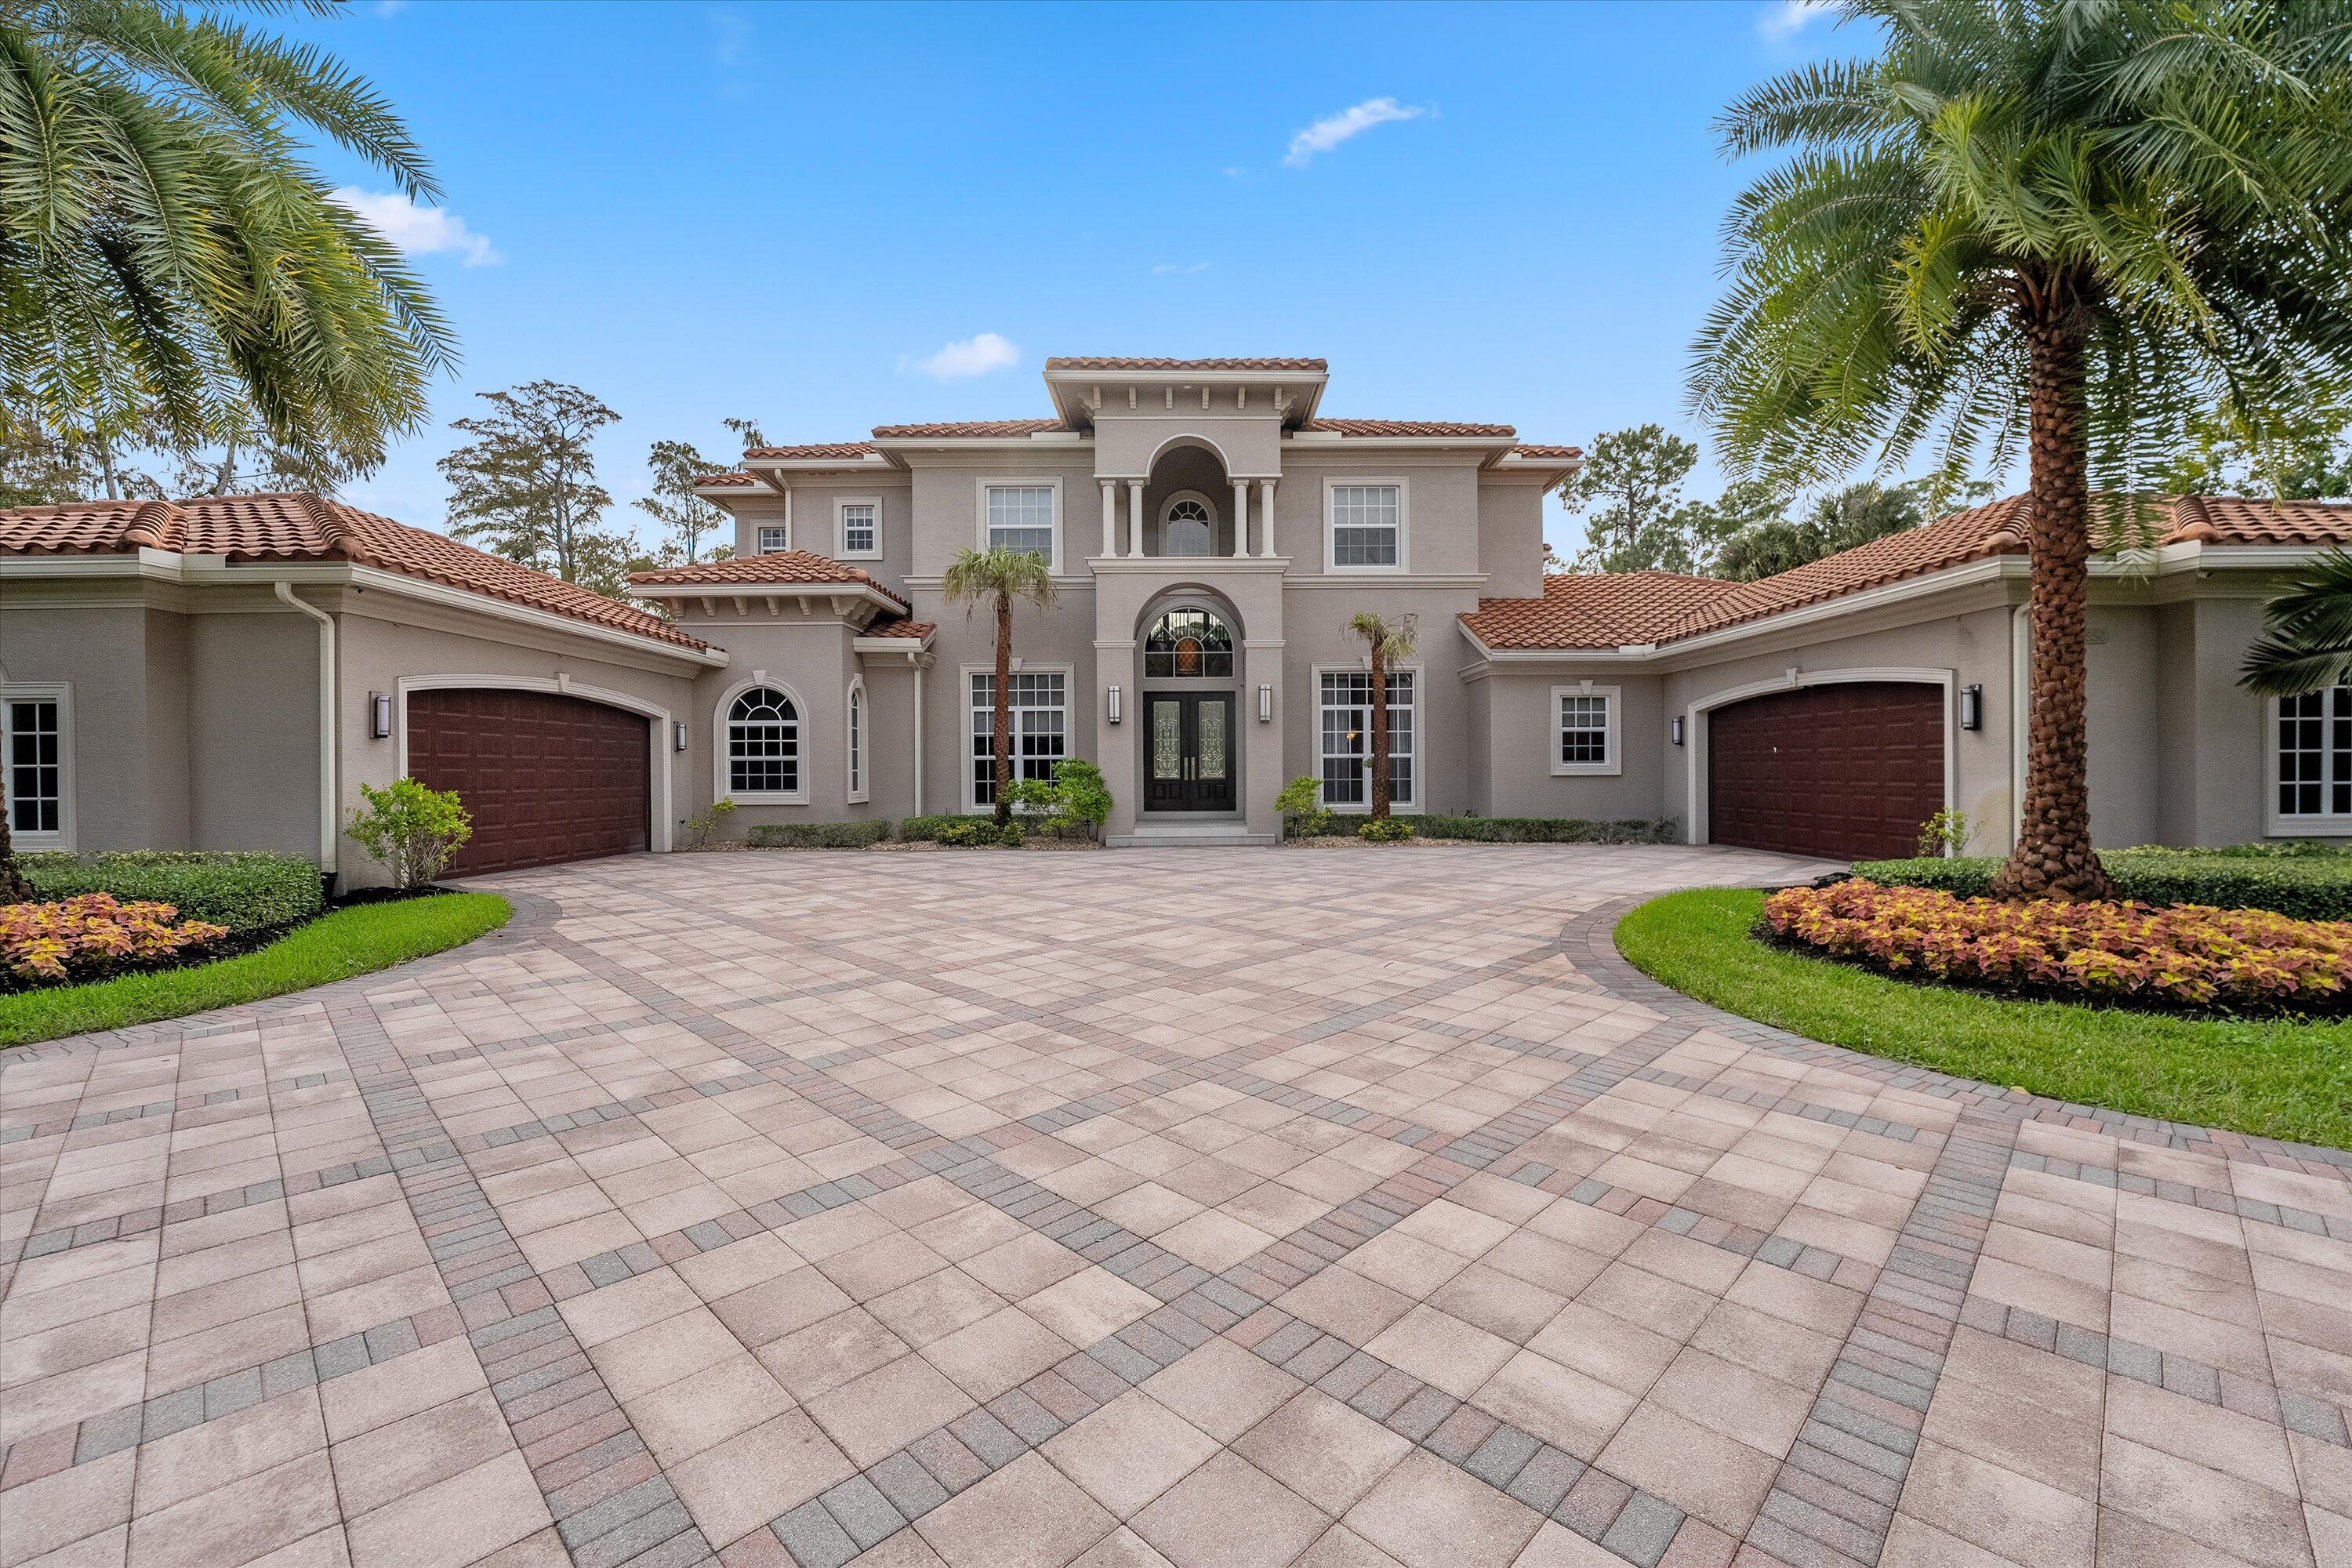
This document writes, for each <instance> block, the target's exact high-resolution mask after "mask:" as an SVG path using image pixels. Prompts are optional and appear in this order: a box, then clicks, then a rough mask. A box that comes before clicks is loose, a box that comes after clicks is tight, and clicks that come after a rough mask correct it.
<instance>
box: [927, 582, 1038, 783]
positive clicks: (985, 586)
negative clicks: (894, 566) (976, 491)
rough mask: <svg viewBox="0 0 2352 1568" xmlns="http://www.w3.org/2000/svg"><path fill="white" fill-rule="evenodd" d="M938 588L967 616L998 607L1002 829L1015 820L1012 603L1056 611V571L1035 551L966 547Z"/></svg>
mask: <svg viewBox="0 0 2352 1568" xmlns="http://www.w3.org/2000/svg"><path fill="white" fill-rule="evenodd" d="M940 591H941V592H942V593H943V594H945V595H946V596H947V601H948V603H949V604H950V605H955V604H961V605H966V606H968V607H967V608H966V609H965V611H964V614H965V615H966V616H970V615H971V611H972V608H976V607H977V606H978V605H979V604H980V603H981V601H982V600H983V599H992V600H994V601H995V604H996V715H995V718H996V728H995V731H994V733H995V737H996V825H997V826H999V827H1002V826H1004V825H1005V824H1006V823H1008V822H1010V821H1012V820H1013V801H1012V798H1011V797H1012V794H1013V600H1015V599H1025V600H1027V601H1028V602H1029V603H1030V604H1033V605H1036V606H1037V607H1038V608H1039V609H1041V610H1043V609H1050V608H1052V607H1053V604H1054V573H1053V568H1052V567H1050V566H1049V565H1047V564H1046V562H1045V557H1044V556H1042V555H1040V554H1038V553H1037V552H1035V551H1034V550H974V549H972V548H971V547H970V546H969V545H967V546H965V547H964V548H963V549H961V550H959V551H957V552H955V559H954V560H952V561H950V562H949V563H948V570H947V575H946V576H945V577H943V578H941V579H940Z"/></svg>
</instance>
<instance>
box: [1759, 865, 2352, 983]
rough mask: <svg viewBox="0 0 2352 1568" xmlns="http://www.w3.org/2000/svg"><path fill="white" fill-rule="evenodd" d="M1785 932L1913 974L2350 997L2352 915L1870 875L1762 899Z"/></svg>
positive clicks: (1810, 944) (1804, 942)
mask: <svg viewBox="0 0 2352 1568" xmlns="http://www.w3.org/2000/svg"><path fill="white" fill-rule="evenodd" d="M1764 921H1765V924H1766V925H1767V926H1768V927H1769V929H1770V931H1772V932H1773V934H1775V935H1776V936H1778V937H1780V939H1782V940H1783V941H1786V942H1790V943H1792V944H1795V945H1797V946H1801V947H1807V948H1812V949H1815V950H1817V951H1819V952H1824V953H1827V954H1830V955H1831V956H1832V957H1836V958H1842V959H1846V960H1849V961H1851V962H1853V963H1861V964H1864V965H1867V966H1868V967H1870V968H1873V969H1878V970H1883V971H1885V973H1889V974H1896V975H1902V976H1906V977H1908V978H1915V979H1933V980H1945V981H1951V982H1954V983H1956V984H1969V985H1984V986H1990V987H1993V988H1995V989H1999V990H2004V991H2018V992H2024V993H2029V994H2038V995H2052V996H2059V997H2067V998H2075V999H2080V1000H2083V1001H2093V1002H2121V1003H2129V1004H2137V1005H2158V1006H2168V1007H2182V1008H2197V1009H2206V1008H2219V1009H2232V1010H2246V1011H2256V1012H2276V1011H2280V1010H2283V1009H2284V1010H2305V1011H2308V1010H2323V1011H2338V1010H2342V1009H2343V1008H2344V1007H2345V1006H2346V1005H2347V1004H2348V1003H2352V923H2347V922H2344V921H2299V920H2292V919H2289V918H2288V917H2287V916H2285V915H2279V914H2273V913H2270V912H2269V911H2267V910H2216V909H2208V908H2206V907H2204V906H2202V905H2197V904H2177V905H2174V906H2173V907H2171V908H2169V909H2156V908H2153V907H2151V906H2149V905H2147V904H2136V903H2116V902H2105V901H2096V902H2084V903H2068V902H2062V901H2058V900H2032V901H2029V902H2024V903H2001V902H1998V901H1996V900H1991V899H1961V898H1956V897H1954V896H1953V895H1952V894H1950V893H1946V892H1939V891H1937V890H1936V889H1932V888H1885V887H1880V886H1879V885H1878V884H1876V883H1874V882H1865V881H1861V880H1853V881H1846V882H1837V883H1832V885H1831V886H1829V887H1826V888H1789V889H1783V890H1781V891H1780V892H1778V893H1775V894H1773V895H1772V896H1771V897H1770V898H1769V899H1767V900H1764Z"/></svg>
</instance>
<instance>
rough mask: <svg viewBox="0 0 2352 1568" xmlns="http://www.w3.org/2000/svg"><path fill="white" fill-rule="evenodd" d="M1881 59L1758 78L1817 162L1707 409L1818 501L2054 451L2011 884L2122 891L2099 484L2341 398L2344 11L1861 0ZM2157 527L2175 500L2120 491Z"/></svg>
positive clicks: (1728, 335) (1741, 462)
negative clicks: (2204, 431)
mask: <svg viewBox="0 0 2352 1568" xmlns="http://www.w3.org/2000/svg"><path fill="white" fill-rule="evenodd" d="M1841 10H1842V12H1843V16H1844V18H1845V19H1848V20H1854V19H1862V20H1867V21H1870V22H1872V23H1873V24H1874V31H1875V37H1876V40H1877V53H1876V55H1875V57H1874V58H1865V59H1858V60H1853V61H1839V62H1832V63H1828V64H1822V65H1813V66H1806V67H1802V68H1799V69H1796V70H1793V71H1790V72H1788V73H1786V74H1784V75H1781V76H1780V77H1777V78H1775V79H1772V80H1770V81H1768V82H1765V83H1764V84H1762V85H1761V86H1759V87H1757V88H1755V89H1751V90H1750V91H1748V92H1747V93H1745V94H1743V95H1742V96H1741V97H1740V98H1739V99H1738V100H1736V101H1735V102H1734V103H1733V104H1732V105H1731V107H1730V108H1729V110H1727V112H1726V113H1725V115H1724V117H1723V119H1722V121H1721V122H1720V130H1721V134H1722V140H1723V142H1724V145H1725V147H1726V148H1727V151H1729V152H1730V153H1733V154H1735V155H1738V154H1752V153H1763V152H1780V153H1784V154H1785V157H1784V159H1783V161H1782V162H1781V163H1780V165H1779V166H1777V167H1776V168H1774V169H1773V170H1771V171H1770V172H1769V173H1767V174H1764V175H1763V176H1762V177H1760V178H1759V179H1758V180H1757V181H1756V183H1755V184H1752V185H1750V186H1749V187H1748V190H1747V191H1746V192H1745V193H1743V194H1742V195H1741V196H1740V197H1739V198H1738V203H1737V204H1736V205H1735V206H1734V208H1733V210H1732V213H1731V216H1730V217H1729V219H1728V220H1727V226H1726V229H1727V237H1728V238H1727V249H1728V260H1729V273H1730V285H1729V289H1728V293H1727V297H1726V298H1725V299H1724V300H1722V302H1721V303H1719V304H1718V305H1717V307H1716V309H1715V310H1713V311H1712V312H1711V313H1710V315H1709V317H1708V319H1707V321H1706V327H1705V328H1704V330H1703V331H1701V333H1700V334H1699V338H1698V341H1697V344H1696V352H1695V359H1694V363H1693V367H1692V373H1691V396H1692V404H1693V406H1694V408H1695V409H1696V411H1697V412H1698V413H1699V414H1700V415H1701V416H1704V417H1705V418H1706V419H1707V420H1708V422H1709V423H1710V425H1711V426H1713V427H1714V429H1715V430H1716V431H1717V435H1718V437H1719V438H1720V439H1721V441H1722V442H1723V444H1724V447H1725V449H1726V452H1727V457H1728V458H1729V460H1730V462H1731V463H1732V464H1733V465H1734V466H1735V468H1738V470H1740V471H1742V472H1744V473H1748V474H1752V475H1755V476H1757V477H1759V478H1765V479H1771V480H1773V481H1775V482H1778V483H1780V484H1783V485H1786V486H1788V487H1790V488H1791V489H1795V488H1801V487H1804V486H1807V485H1811V484H1814V483H1819V482H1823V481H1825V480H1832V479H1836V478H1838V477H1840V476H1843V475H1844V474H1847V473H1850V472H1853V471H1854V470H1855V469H1857V468H1866V467H1869V466H1871V465H1872V464H1873V462H1875V463H1876V465H1877V466H1879V467H1880V468H1881V469H1882V470H1898V469H1899V468H1902V467H1903V466H1904V465H1905V463H1906V459H1907V458H1909V457H1910V456H1911V455H1912V454H1914V453H1915V452H1919V451H1923V450H1924V451H1927V452H1928V453H1930V454H1931V455H1932V456H1933V457H1934V458H1935V465H1936V473H1937V476H1938V477H1940V478H1942V479H1952V478H1956V477H1957V476H1958V475H1959V474H1960V473H1962V472H1965V471H1966V469H1967V468H1969V466H1970V465H1971V463H1972V462H1974V461H1977V460H1979V459H1986V460H1987V463H1988V466H1989V467H1990V468H1994V469H1996V470H1997V469H1999V468H2001V467H2003V466H2005V464H2006V462H2007V461H2008V459H2009V458H2010V457H2011V454H2013V453H2014V452H2015V451H2016V450H2017V448H2018V447H2019V446H2020V445H2021V444H2022V445H2023V446H2024V447H2025V449H2026V452H2027V456H2028V465H2029V471H2030V476H2031V478H2030V491H2031V495H2032V515H2031V519H2030V521H2029V523H2028V534H2027V545H2028V548H2029V550H2030V552H2031V557H2032V589H2031V617H2032V686H2031V709H2030V716H2029V722H2028V763H2027V779H2026V793H2025V800H2024V803H2023V809H2022V813H2021V822H2020V825H2019V829H2018V835H2017V847H2016V848H2015V850H2014V851H2013V852H2012V853H2011V856H2010V858H2009V861H2008V863H2007V864H2006V865H2005V866H2004V867H2003V868H2001V870H2000V873H1999V875H1998V876H1997V877H1996V879H1995V880H1994V883H1993V888H1994V890H1995V891H1996V892H1997V893H1999V894H2000V895H2002V896H2004V897H2011V898H2014V897H2021V896H2027V895H2034V894H2054V895H2058V896H2067V897H2085V896H2095V895H2101V894H2105V893H2107V892H2109V891H2111V890H2112V889H2111V887H2110V884H2109V882H2108V880H2107V878H2106V874H2105V870H2104V869H2103V868H2101V867H2100V864H2099V859H2098V856H2097V855H2096V853H2095V851H2094V850H2093V848H2092V847H2091V826H2090V804H2089V793H2088V789H2087V787H2086V783H2085V755H2084V616H2085V606H2086V603H2087V596H2088V595H2087V584H2088V558H2089V554H2090V551H2091V547H2092V542H2091V531H2090V499H2091V489H2092V486H2093V484H2094V483H2097V484H2098V485H2099V486H2100V487H2101V488H2102V489H2106V490H2109V491H2112V492H2116V493H2119V494H2123V495H2132V496H2137V495H2141V494H2144V493H2145V491H2146V490H2147V485H2148V480H2149V478H2150V475H2151V473H2152V472H2153V470H2154V468H2155V467H2156V463H2155V459H2156V458H2157V457H2158V455H2160V454H2162V453H2165V452H2168V451H2169V450H2170V449H2171V448H2172V447H2175V446H2177V445H2178V444H2179V441H2180V440H2181V438H2182V434H2183V429H2184V426H2185V425H2186V422H2187V418H2188V416H2189V413H2190V412H2192V411H2194V410H2196V409H2200V408H2210V407H2211V406H2213V405H2215V404H2216V403H2217V402H2218V401H2219V399H2220V396H2221V394H2222V392H2223V391H2224V389H2228V390H2230V391H2231V392H2232V393H2233V394H2234V395H2236V396H2237V398H2238V399H2239V406H2241V407H2242V408H2244V409H2248V410H2274V409H2280V408H2291V407H2293V406H2294V405H2296V404H2298V403H2305V404H2319V405H2333V404H2334V403H2336V401H2338V397H2339V394H2340V389H2341V388H2342V387H2343V385H2344V384H2345V382H2346V379H2347V372H2352V247H2348V246H2347V237H2348V236H2352V222H2347V218H2352V134H2347V131H2352V114H2347V109H2352V51H2347V49H2346V48H2345V47H2344V31H2343V29H2344V26H2345V10H2344V6H2343V5H2342V3H2341V0H2268V3H2266V4H2263V5H2249V4H2239V3H2234V0H2105V3H2104V4H2099V5H2088V4H2079V3H2066V0H1844V3H1843V5H1842V6H1841ZM2116 512H2117V514H2118V516H2119V518H2120V519H2121V520H2122V521H2127V522H2128V521H2133V518H2134V517H2135V516H2144V515H2145V514H2144V513H2141V512H2140V510H2139V509H2138V508H2137V506H2135V507H2129V508H2118V509H2116Z"/></svg>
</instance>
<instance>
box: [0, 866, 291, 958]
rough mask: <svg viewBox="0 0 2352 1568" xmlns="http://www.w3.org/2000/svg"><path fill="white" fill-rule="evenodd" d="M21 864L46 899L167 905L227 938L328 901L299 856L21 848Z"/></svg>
mask: <svg viewBox="0 0 2352 1568" xmlns="http://www.w3.org/2000/svg"><path fill="white" fill-rule="evenodd" d="M18 863H19V864H20V865H22V866H23V867H24V868H25V875H26V878H27V879H30V880H31V882H32V884H33V890H34V891H35V892H37V893H38V894H40V896H41V897H42V898H44V899H70V898H72V897H74V896H75V895H77V894H79V893H112V894H113V895H114V896H115V897H116V898H118V899H121V900H126V901H127V900H145V901H152V902H154V903H159V904H169V905H171V906H172V907H173V909H175V910H178V911H179V918H180V919H181V920H183V921H205V923H207V924H210V925H216V926H226V927H227V928H228V931H229V934H230V935H231V936H232V937H236V936H243V935H246V934H247V933H248V932H252V931H270V930H274V929H277V928H279V927H284V926H291V925H295V924H298V923H299V922H300V921H307V920H311V919H314V918H315V917H316V916H317V915H318V914H319V912H320V909H321V908H322V907H323V906H324V903H325V899H324V896H323V889H321V887H320V880H319V868H318V867H316V866H314V865H312V864H311V863H310V861H308V860H305V859H303V858H301V857H299V856H297V855H268V854H261V853H251V854H224V855H215V854H185V853H181V852H177V851H173V850H163V849H136V850H118V851H114V852H111V853H106V854H96V855H72V854H65V853H51V854H41V855H25V856H20V857H19V858H18Z"/></svg>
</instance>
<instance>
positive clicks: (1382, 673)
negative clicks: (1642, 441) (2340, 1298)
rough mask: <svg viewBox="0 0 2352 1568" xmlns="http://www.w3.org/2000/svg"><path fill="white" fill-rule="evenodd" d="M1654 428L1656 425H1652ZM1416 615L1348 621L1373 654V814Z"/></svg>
mask: <svg viewBox="0 0 2352 1568" xmlns="http://www.w3.org/2000/svg"><path fill="white" fill-rule="evenodd" d="M1652 428H1653V429H1654V428H1655V426H1652ZM1414 619H1415V617H1413V616H1400V617H1399V618H1397V619H1396V620H1393V621H1391V620H1390V619H1389V618H1388V617H1387V616H1376V615H1374V614H1372V613H1371V612H1370V610H1365V611H1362V612H1360V614H1358V615H1357V616H1354V617H1353V618H1351V619H1350V620H1349V622H1348V629H1349V631H1351V632H1353V633H1355V634H1356V635H1357V636H1358V637H1361V638H1363V639H1364V642H1365V644H1366V645H1367V646H1368V647H1370V649H1371V658H1372V692H1371V707H1372V736H1371V740H1372V756H1371V763H1372V803H1371V818H1372V820H1373V821H1374V822H1381V821H1385V820H1386V819H1387V817H1388V815H1389V667H1390V666H1391V665H1393V664H1395V663H1396V662H1398V661H1399V660H1400V659H1407V658H1412V648H1413V622H1414Z"/></svg>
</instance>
